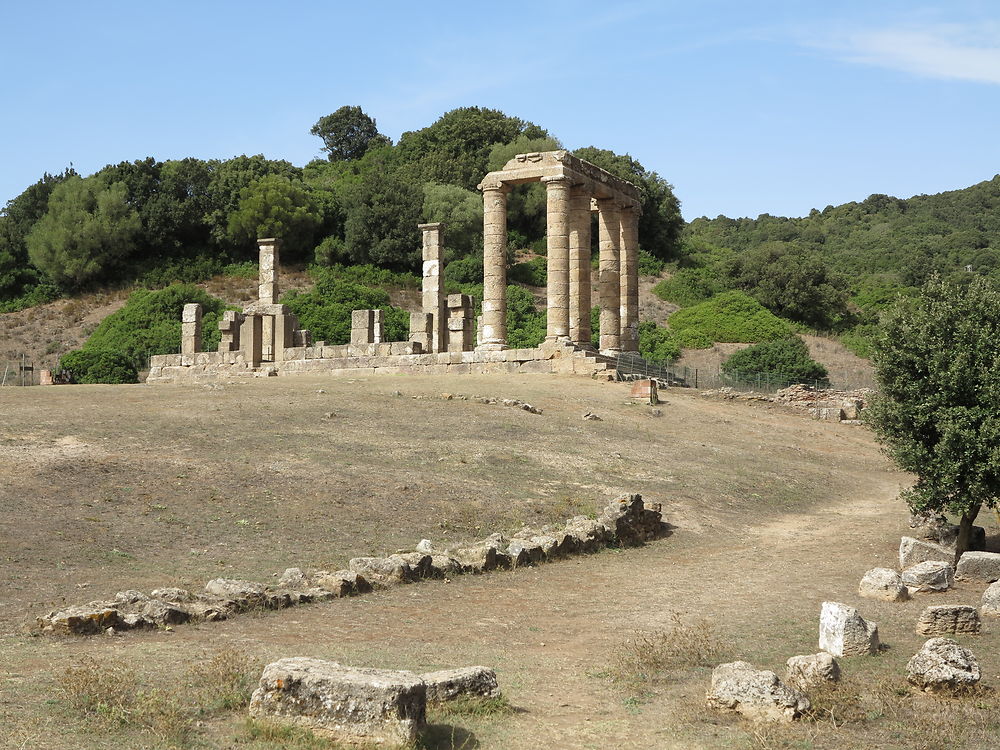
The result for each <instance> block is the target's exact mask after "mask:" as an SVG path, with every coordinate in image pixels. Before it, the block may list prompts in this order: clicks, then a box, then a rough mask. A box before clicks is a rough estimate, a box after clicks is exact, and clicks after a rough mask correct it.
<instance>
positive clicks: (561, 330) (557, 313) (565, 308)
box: [542, 177, 571, 341]
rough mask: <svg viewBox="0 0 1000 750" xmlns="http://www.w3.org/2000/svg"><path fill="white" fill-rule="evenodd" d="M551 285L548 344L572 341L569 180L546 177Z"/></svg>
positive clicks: (548, 270) (546, 330) (548, 300)
mask: <svg viewBox="0 0 1000 750" xmlns="http://www.w3.org/2000/svg"><path fill="white" fill-rule="evenodd" d="M542 182H543V183H544V184H545V199H546V200H545V227H546V231H545V234H546V247H547V251H546V252H547V263H546V270H547V275H548V282H547V285H546V297H547V300H546V310H547V313H546V324H545V340H546V341H568V340H569V192H570V184H571V183H570V180H569V178H567V177H543V178H542Z"/></svg>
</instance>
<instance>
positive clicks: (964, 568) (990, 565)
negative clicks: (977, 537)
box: [955, 552, 1000, 583]
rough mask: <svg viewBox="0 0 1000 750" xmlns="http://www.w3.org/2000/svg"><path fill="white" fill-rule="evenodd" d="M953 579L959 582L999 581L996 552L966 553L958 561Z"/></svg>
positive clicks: (999, 558) (999, 569) (998, 563)
mask: <svg viewBox="0 0 1000 750" xmlns="http://www.w3.org/2000/svg"><path fill="white" fill-rule="evenodd" d="M955 578H957V579H959V580H961V581H985V582H986V583H992V582H993V581H998V580H1000V554H998V553H996V552H966V553H965V554H963V555H962V556H961V557H960V558H959V559H958V567H957V568H956V569H955Z"/></svg>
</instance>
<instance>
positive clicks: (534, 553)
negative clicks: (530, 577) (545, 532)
mask: <svg viewBox="0 0 1000 750" xmlns="http://www.w3.org/2000/svg"><path fill="white" fill-rule="evenodd" d="M536 538H537V537H532V538H530V539H514V540H512V541H511V543H510V546H508V547H507V554H508V555H510V561H511V564H512V565H513V566H514V567H515V568H516V567H518V566H520V565H530V564H532V563H539V562H541V561H542V560H544V559H545V550H544V549H543V548H542V545H541V544H540V543H538V542H536V541H534V539H536ZM553 541H554V540H553Z"/></svg>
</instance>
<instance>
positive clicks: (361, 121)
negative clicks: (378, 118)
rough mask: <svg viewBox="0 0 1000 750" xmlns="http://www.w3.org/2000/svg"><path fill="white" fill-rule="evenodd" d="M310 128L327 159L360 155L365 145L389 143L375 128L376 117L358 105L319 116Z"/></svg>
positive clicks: (346, 158)
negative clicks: (319, 140)
mask: <svg viewBox="0 0 1000 750" xmlns="http://www.w3.org/2000/svg"><path fill="white" fill-rule="evenodd" d="M309 132H310V133H312V134H313V135H316V136H319V137H320V138H321V139H322V140H323V150H324V151H326V153H327V156H328V157H329V159H330V161H352V160H354V159H360V158H361V157H362V156H364V155H365V152H367V151H368V149H370V148H373V147H377V146H387V145H389V144H391V143H392V141H390V140H389V138H388V137H386V136H384V135H382V134H381V133H380V132H378V128H377V127H376V126H375V120H374V119H372V118H371V117H369V116H368V115H366V114H365V113H364V111H363V110H362V109H361V107H351V106H343V107H341V108H340V109H338V110H337V111H336V112H334V113H332V114H329V115H326V116H324V117H321V118H319V120H318V121H317V122H316V124H315V125H313V126H312V130H310V131H309Z"/></svg>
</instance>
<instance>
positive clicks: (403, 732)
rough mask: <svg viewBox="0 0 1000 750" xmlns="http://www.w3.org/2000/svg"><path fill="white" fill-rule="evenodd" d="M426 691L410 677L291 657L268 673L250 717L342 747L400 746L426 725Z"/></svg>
mask: <svg viewBox="0 0 1000 750" xmlns="http://www.w3.org/2000/svg"><path fill="white" fill-rule="evenodd" d="M426 705H427V688H426V686H425V685H424V682H423V680H421V679H420V678H419V677H418V676H417V675H415V674H413V673H412V672H394V671H389V670H385V669H359V668H354V667H345V666H341V665H340V664H337V663H336V662H330V661H322V660H320V659H307V658H304V657H293V658H289V659H280V660H279V661H276V662H274V663H272V664H268V665H267V666H266V667H265V668H264V673H263V675H261V678H260V683H259V685H258V687H257V689H256V690H255V691H254V693H253V696H252V697H251V699H250V715H251V716H254V717H258V718H264V719H267V720H269V721H277V722H282V723H289V724H295V725H298V726H301V727H306V728H308V729H311V730H312V731H313V732H314V733H315V734H317V735H320V736H323V737H328V738H330V739H333V740H336V741H340V742H344V743H372V744H384V745H387V746H390V747H395V746H402V745H406V744H408V743H412V742H413V741H414V740H416V738H417V735H418V733H419V732H420V730H421V729H422V728H423V727H424V724H425V721H426V718H425V717H426Z"/></svg>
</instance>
